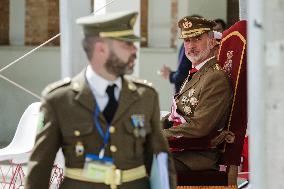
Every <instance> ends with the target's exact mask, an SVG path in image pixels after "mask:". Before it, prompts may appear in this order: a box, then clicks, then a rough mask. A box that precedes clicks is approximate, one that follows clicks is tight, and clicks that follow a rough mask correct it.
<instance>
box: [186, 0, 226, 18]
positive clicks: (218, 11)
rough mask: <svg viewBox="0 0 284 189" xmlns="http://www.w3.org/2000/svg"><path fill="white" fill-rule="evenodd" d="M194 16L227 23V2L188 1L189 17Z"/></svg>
mask: <svg viewBox="0 0 284 189" xmlns="http://www.w3.org/2000/svg"><path fill="white" fill-rule="evenodd" d="M192 14H199V15H201V16H203V17H205V18H208V19H216V18H221V19H223V20H225V21H227V0H214V1H212V0H188V15H192Z"/></svg>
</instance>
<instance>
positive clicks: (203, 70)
mask: <svg viewBox="0 0 284 189" xmlns="http://www.w3.org/2000/svg"><path fill="white" fill-rule="evenodd" d="M214 25H215V23H214V22H213V21H210V20H207V19H204V18H196V17H184V18H182V19H181V20H180V21H179V23H178V26H179V28H180V29H181V36H180V38H182V39H184V47H185V54H186V56H187V58H188V59H189V60H190V61H191V62H192V66H193V68H192V69H191V70H190V72H189V75H188V77H187V79H186V80H185V82H184V84H183V86H182V89H181V90H180V92H179V93H178V94H177V95H176V96H175V98H174V101H173V105H172V110H171V114H169V115H168V116H167V117H166V118H165V119H164V125H165V126H166V127H165V128H166V129H164V130H163V134H164V136H166V137H167V138H168V140H169V141H170V142H171V141H172V140H176V141H177V142H178V141H179V140H181V138H183V139H184V138H188V139H202V138H204V137H208V136H213V134H215V133H216V132H218V130H221V129H222V128H224V126H225V124H226V121H227V119H228V115H229V114H228V113H229V110H230V107H231V100H232V91H231V90H232V89H231V85H230V82H229V79H228V77H227V75H226V73H225V72H224V71H222V70H221V69H220V68H219V66H218V64H217V59H216V57H215V56H214V46H215V40H214V34H213V26H214ZM214 136H216V135H214ZM220 138H221V139H220ZM212 140H213V138H212ZM218 140H224V136H221V137H219V138H218ZM219 142H220V141H219ZM191 144H192V143H190V144H188V145H189V146H190V145H191ZM185 149H187V150H185ZM172 150H173V152H174V160H175V165H176V169H177V170H181V171H185V170H205V169H218V167H217V164H216V163H217V161H218V158H219V152H218V150H217V149H216V146H206V145H204V144H203V142H202V140H200V143H197V144H196V146H194V148H192V150H188V146H182V147H179V148H174V149H172Z"/></svg>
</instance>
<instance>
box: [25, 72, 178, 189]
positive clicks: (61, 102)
mask: <svg viewBox="0 0 284 189" xmlns="http://www.w3.org/2000/svg"><path fill="white" fill-rule="evenodd" d="M84 74H85V73H84V72H82V73H81V74H79V75H78V76H76V77H75V78H73V79H72V80H70V79H69V80H68V79H67V80H64V81H61V82H59V83H55V84H52V85H51V86H49V87H47V89H45V91H44V92H43V99H42V106H41V112H42V113H43V115H44V119H43V127H42V129H41V131H40V133H39V134H38V136H37V139H36V144H35V147H34V150H33V152H32V155H31V158H30V162H29V173H28V176H27V180H26V184H25V188H26V189H47V188H48V183H49V179H50V174H51V169H52V165H53V163H54V159H55V156H56V153H57V151H58V149H59V148H60V147H61V148H62V150H63V154H64V157H65V165H66V167H68V168H83V166H84V161H85V154H86V153H91V154H99V150H100V148H101V146H102V144H103V139H102V138H101V136H100V135H99V133H98V131H97V129H96V127H95V125H94V119H93V111H94V108H95V105H96V101H95V99H94V96H93V95H92V92H91V90H90V88H89V86H88V84H87V81H86V79H85V75H84ZM118 103H119V106H118V109H117V111H116V114H115V116H114V118H113V121H112V123H111V125H112V126H114V128H115V130H113V132H111V136H110V140H109V142H108V145H107V147H106V152H105V156H109V157H112V158H113V160H114V164H115V165H116V167H117V168H118V169H121V170H126V169H131V168H135V167H138V166H141V165H145V166H146V168H147V171H148V172H149V170H150V167H151V161H152V156H153V153H155V154H157V153H159V152H168V145H167V143H166V141H165V139H164V137H163V135H162V133H161V127H160V120H159V119H160V117H159V116H160V115H159V103H158V95H157V93H156V91H155V90H154V89H153V88H151V87H149V86H147V85H145V84H142V83H138V82H135V81H130V80H127V79H125V78H122V89H121V92H120V98H119V102H118ZM135 114H140V115H141V114H142V115H144V116H145V124H144V125H145V126H144V127H145V130H146V136H145V137H140V138H136V137H135V136H134V134H133V129H134V127H133V125H132V123H131V116H132V115H135ZM99 121H100V123H101V125H102V128H103V129H104V131H105V129H106V120H105V118H104V116H103V114H102V113H101V114H100V115H99ZM78 143H80V144H82V145H83V146H84V153H83V154H81V155H79V154H78V153H76V149H75V148H76V145H77V144H78ZM169 169H170V170H169V172H170V184H171V189H174V188H175V185H176V183H175V182H176V181H175V179H176V178H175V173H174V168H173V162H172V161H171V159H169ZM60 188H61V189H67V188H68V189H71V188H72V189H73V188H74V189H75V188H80V189H93V188H99V189H107V188H110V187H109V186H107V185H104V184H95V183H89V182H81V181H77V180H72V179H69V178H65V179H64V181H63V183H62V185H61V187H60ZM118 188H121V189H133V188H136V189H147V188H149V179H148V178H144V179H139V180H135V181H131V182H127V183H125V184H122V185H120V186H119V187H118Z"/></svg>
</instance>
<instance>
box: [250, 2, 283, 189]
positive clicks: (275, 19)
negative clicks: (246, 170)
mask: <svg viewBox="0 0 284 189" xmlns="http://www.w3.org/2000/svg"><path fill="white" fill-rule="evenodd" d="M283 8H284V1H283V0H280V1H279V0H271V1H264V0H251V1H249V7H248V13H249V14H248V16H249V36H248V37H249V73H248V79H249V136H250V169H251V183H252V188H254V189H267V188H269V189H278V188H283V180H284V161H283V156H284V150H283V144H284V136H283V133H284V127H283V122H284V116H283V115H284V95H283V94H284V85H283V82H284V62H283V58H284V30H283V28H284V12H283Z"/></svg>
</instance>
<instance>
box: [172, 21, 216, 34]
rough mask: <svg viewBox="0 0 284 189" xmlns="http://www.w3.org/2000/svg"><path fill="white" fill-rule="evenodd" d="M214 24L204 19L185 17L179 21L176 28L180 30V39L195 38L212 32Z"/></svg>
mask: <svg viewBox="0 0 284 189" xmlns="http://www.w3.org/2000/svg"><path fill="white" fill-rule="evenodd" d="M215 25H216V23H215V22H214V21H212V20H207V19H205V18H198V17H191V16H186V17H184V18H182V19H180V20H179V22H178V27H179V28H180V29H181V33H180V37H179V38H180V39H186V38H189V37H197V36H199V35H201V34H203V33H205V32H208V31H212V30H213V27H214V26H215Z"/></svg>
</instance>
